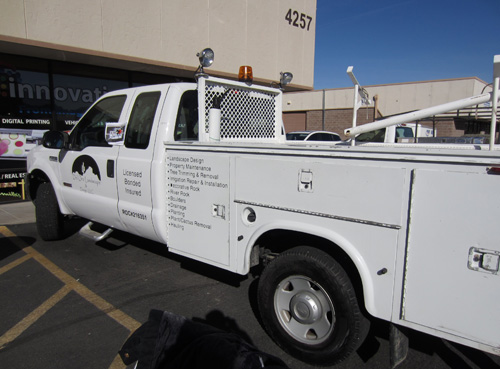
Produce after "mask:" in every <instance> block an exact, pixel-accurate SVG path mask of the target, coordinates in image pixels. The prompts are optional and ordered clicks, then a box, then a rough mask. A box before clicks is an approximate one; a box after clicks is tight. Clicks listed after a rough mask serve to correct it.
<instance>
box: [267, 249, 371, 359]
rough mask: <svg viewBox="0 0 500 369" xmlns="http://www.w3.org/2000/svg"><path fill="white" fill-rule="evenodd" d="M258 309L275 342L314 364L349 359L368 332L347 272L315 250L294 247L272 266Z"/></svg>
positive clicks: (367, 322) (274, 261) (269, 266)
mask: <svg viewBox="0 0 500 369" xmlns="http://www.w3.org/2000/svg"><path fill="white" fill-rule="evenodd" d="M258 304H259V311H260V314H261V318H262V322H263V324H264V327H265V329H266V330H267V332H268V334H269V335H270V336H271V338H272V339H273V340H274V341H275V342H276V343H277V344H278V345H279V346H280V347H281V348H282V349H283V350H285V351H286V352H288V353H289V354H290V355H292V356H294V357H296V358H297V359H299V360H302V361H304V362H307V363H311V364H316V365H334V364H337V363H339V362H341V361H343V360H345V359H346V358H347V357H348V356H349V355H350V354H351V353H352V352H354V351H355V350H356V349H357V348H358V347H359V346H360V345H361V344H362V343H363V340H364V339H365V337H366V335H367V333H368V330H369V321H368V319H366V317H365V316H364V315H363V314H362V312H361V310H360V307H359V305H358V300H357V297H356V293H355V290H354V287H353V285H352V283H351V281H350V279H349V277H348V275H347V273H346V272H345V271H344V269H343V268H342V267H341V266H340V264H339V263H337V262H336V261H335V260H334V259H333V258H332V257H330V256H329V255H328V254H326V253H325V252H323V251H320V250H317V249H314V248H312V247H307V246H301V247H296V248H293V249H291V250H289V251H286V252H284V253H282V254H280V255H279V256H278V257H276V259H274V260H273V261H272V262H271V263H269V265H268V266H267V267H266V268H265V269H264V271H263V273H262V275H261V277H260V280H259V287H258Z"/></svg>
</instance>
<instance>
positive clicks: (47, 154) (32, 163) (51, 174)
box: [27, 146, 75, 215]
mask: <svg viewBox="0 0 500 369" xmlns="http://www.w3.org/2000/svg"><path fill="white" fill-rule="evenodd" d="M32 152H33V154H32V155H29V156H28V163H27V167H28V168H27V172H28V175H30V174H31V173H33V172H34V171H40V172H42V173H44V174H45V175H46V176H47V178H48V179H49V181H50V183H51V184H52V186H53V187H54V191H55V194H56V197H57V202H58V203H59V208H60V210H61V213H63V214H66V215H74V214H75V213H74V212H73V211H72V210H71V209H70V208H69V207H68V206H67V205H66V203H65V202H64V200H63V199H62V197H61V195H60V194H61V181H60V180H59V173H55V168H54V166H52V165H50V163H51V162H53V160H54V159H51V158H52V157H56V158H57V161H59V155H60V150H54V149H46V148H44V147H43V146H37V147H35V148H34V149H33V150H32ZM35 154H36V155H35ZM51 160H52V161H51Z"/></svg>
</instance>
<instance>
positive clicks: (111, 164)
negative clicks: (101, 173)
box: [106, 160, 115, 178]
mask: <svg viewBox="0 0 500 369" xmlns="http://www.w3.org/2000/svg"><path fill="white" fill-rule="evenodd" d="M106 173H107V175H108V178H115V161H114V160H108V162H107V163H106Z"/></svg>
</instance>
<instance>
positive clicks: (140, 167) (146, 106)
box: [116, 86, 166, 239]
mask: <svg viewBox="0 0 500 369" xmlns="http://www.w3.org/2000/svg"><path fill="white" fill-rule="evenodd" d="M165 96H166V90H165V89H164V88H163V90H160V89H159V88H158V87H157V86H151V87H150V88H145V89H144V88H143V89H141V92H140V93H138V94H137V95H136V96H135V99H134V102H133V105H132V109H131V113H130V117H129V119H128V123H127V128H126V132H125V139H124V142H123V145H121V146H120V151H119V154H118V161H117V175H116V179H117V186H118V194H119V200H118V212H119V216H120V218H121V221H122V223H123V224H124V226H125V229H126V230H127V231H129V232H132V233H135V234H140V235H141V236H143V237H147V238H152V239H157V236H156V233H155V231H154V227H153V221H152V219H151V213H152V209H153V203H152V199H151V166H152V160H153V157H154V148H155V145H156V144H157V143H156V133H157V127H158V124H159V121H160V112H161V108H162V105H163V102H164V100H165ZM159 144H160V145H162V144H163V143H162V142H161V143H159Z"/></svg>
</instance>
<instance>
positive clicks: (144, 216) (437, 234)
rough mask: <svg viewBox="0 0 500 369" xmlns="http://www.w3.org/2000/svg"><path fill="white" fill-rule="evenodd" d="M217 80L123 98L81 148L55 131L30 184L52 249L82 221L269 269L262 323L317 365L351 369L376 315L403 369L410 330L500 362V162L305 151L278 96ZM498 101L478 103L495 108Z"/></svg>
mask: <svg viewBox="0 0 500 369" xmlns="http://www.w3.org/2000/svg"><path fill="white" fill-rule="evenodd" d="M200 54H201V56H200V62H201V63H202V66H203V65H205V66H207V65H209V64H211V62H210V61H208V62H205V59H204V58H203V55H206V54H207V55H209V54H210V53H200ZM200 54H199V55H200ZM495 61H496V64H495V68H496V69H497V70H496V73H495V77H497V78H496V79H495V80H496V81H498V77H500V71H499V70H498V69H500V59H499V58H498V57H496V59H495ZM200 69H201V70H200V72H199V73H198V74H197V79H198V80H197V83H196V84H195V83H174V84H164V85H155V86H147V87H137V88H131V89H125V90H120V91H114V92H110V93H108V94H107V95H105V96H103V97H102V98H100V99H99V100H98V101H97V102H96V103H95V104H94V105H93V106H92V107H91V108H90V109H89V110H88V111H87V113H86V114H85V115H84V116H83V117H82V118H81V119H80V121H79V123H78V124H77V125H76V126H75V127H74V129H73V130H72V131H71V133H70V134H69V135H68V134H67V133H64V132H56V131H50V132H48V133H46V134H45V136H44V140H43V146H40V147H37V148H36V149H34V150H32V151H31V152H30V153H29V157H28V172H29V173H28V176H27V177H28V182H29V184H28V187H29V189H28V191H29V193H30V194H31V197H32V199H33V201H34V203H35V205H36V219H37V228H38V232H39V234H40V236H41V237H42V238H43V239H44V240H54V239H58V238H61V237H63V235H64V234H63V232H62V229H63V228H62V225H63V221H64V217H65V216H79V217H82V218H85V219H89V220H90V221H91V222H94V223H99V224H102V225H106V226H107V227H109V229H108V230H107V231H105V232H104V233H102V234H101V235H97V236H96V238H95V239H96V240H97V239H101V238H103V237H106V236H108V235H109V233H110V232H111V231H112V230H121V231H126V232H129V233H132V234H135V235H139V236H142V237H144V238H146V239H150V240H154V241H158V242H161V243H163V244H165V245H166V247H168V250H170V252H172V253H176V254H180V255H183V256H185V257H188V258H193V259H196V260H199V261H202V262H204V263H207V264H211V265H214V266H217V267H220V268H223V269H226V270H229V271H231V272H234V273H238V274H241V275H246V274H247V273H249V271H250V268H253V267H260V268H262V273H261V275H260V280H259V288H258V305H259V310H260V314H261V317H262V322H263V324H264V326H265V328H266V330H267V332H268V333H269V334H270V336H271V337H272V338H273V339H274V340H275V341H276V342H277V343H278V344H279V345H280V346H281V347H282V348H283V349H284V350H286V351H287V352H289V353H290V354H292V355H294V356H295V357H297V358H299V359H301V360H303V361H305V362H309V363H315V364H321V365H331V364H333V363H338V362H340V361H342V360H343V359H345V358H346V357H347V356H348V355H349V354H350V353H352V352H353V351H354V350H356V349H357V348H358V347H359V345H360V344H361V343H362V342H363V339H364V338H365V336H366V334H367V331H368V325H369V320H368V319H367V315H368V314H369V315H371V316H372V317H376V318H379V319H383V320H386V321H389V322H391V332H392V335H391V347H393V348H394V350H393V351H392V352H391V355H392V358H393V360H392V365H393V366H395V365H397V364H398V363H399V362H400V361H401V360H403V359H404V357H405V348H406V347H407V340H406V336H405V331H406V330H407V329H408V328H409V329H415V330H418V331H422V332H425V333H428V334H431V335H434V336H438V337H442V338H445V339H447V340H451V341H455V342H458V343H461V344H464V345H468V346H471V347H474V348H477V349H480V350H483V351H486V352H489V353H493V354H496V355H499V354H500V314H499V313H498V309H499V306H500V295H499V293H498V291H500V275H499V263H500V241H499V240H498V237H497V236H496V233H495V230H496V227H497V226H498V219H500V196H499V195H498V193H499V189H500V175H499V174H500V151H498V150H497V147H495V146H494V145H492V146H491V147H490V146H477V145H476V146H470V148H471V149H469V150H468V149H466V147H469V146H467V145H465V146H463V145H462V146H461V149H460V150H458V149H454V147H449V146H446V147H443V146H439V145H430V146H427V145H418V146H417V145H409V146H404V145H403V146H397V145H396V144H392V145H389V146H383V145H382V146H380V147H376V146H364V145H360V146H332V145H329V146H323V145H321V144H318V143H311V145H305V146H300V147H298V146H292V145H289V144H287V142H286V139H285V133H284V130H283V124H282V110H281V106H282V91H281V90H280V89H279V88H271V87H262V86H257V85H252V84H251V83H250V81H249V80H247V81H246V82H236V81H230V80H225V79H220V78H212V77H210V76H208V75H206V74H205V73H204V72H203V67H201V68H200ZM283 76H287V74H283ZM495 86H496V88H495V90H494V91H493V93H490V94H485V95H481V96H480V97H479V98H477V97H476V98H471V101H470V102H469V103H470V104H471V105H472V104H475V103H476V102H477V101H483V100H487V99H489V100H492V101H493V104H494V105H495V104H496V101H497V97H496V92H497V90H498V83H497V84H496V85H495ZM445 108H447V106H446V107H445ZM494 110H495V111H496V108H495V109H494ZM407 118H408V121H415V119H418V117H417V118H414V117H413V116H410V117H407ZM493 119H494V122H495V126H496V116H495V117H494V118H493ZM391 123H392V122H391V121H389V122H387V121H379V122H376V123H371V125H370V124H369V125H362V126H359V127H356V128H353V129H352V130H349V132H347V133H348V134H351V135H352V136H355V135H357V134H359V133H361V132H362V131H363V130H367V129H370V128H372V129H379V128H381V127H382V126H383V124H391ZM399 123H401V122H400V121H397V122H396V124H399ZM82 232H83V233H84V234H87V235H88V234H92V232H95V231H93V229H92V227H90V226H89V225H87V226H86V227H84V228H83V229H82ZM255 269H256V270H259V268H255ZM228 303H229V302H228Z"/></svg>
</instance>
